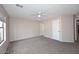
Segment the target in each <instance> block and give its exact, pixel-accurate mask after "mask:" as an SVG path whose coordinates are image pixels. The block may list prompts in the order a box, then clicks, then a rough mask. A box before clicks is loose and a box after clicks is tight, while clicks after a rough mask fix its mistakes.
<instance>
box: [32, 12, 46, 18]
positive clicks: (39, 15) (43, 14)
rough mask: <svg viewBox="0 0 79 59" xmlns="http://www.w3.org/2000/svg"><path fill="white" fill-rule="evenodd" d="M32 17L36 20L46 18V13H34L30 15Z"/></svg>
mask: <svg viewBox="0 0 79 59" xmlns="http://www.w3.org/2000/svg"><path fill="white" fill-rule="evenodd" d="M32 15H33V16H35V17H37V18H41V17H44V16H46V15H47V14H46V12H43V11H39V12H34V14H32Z"/></svg>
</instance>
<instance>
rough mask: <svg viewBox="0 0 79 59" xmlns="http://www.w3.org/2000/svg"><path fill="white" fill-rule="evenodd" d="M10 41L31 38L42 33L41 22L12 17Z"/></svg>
mask: <svg viewBox="0 0 79 59" xmlns="http://www.w3.org/2000/svg"><path fill="white" fill-rule="evenodd" d="M9 24H10V29H9V30H10V36H9V38H10V41H16V40H21V39H26V38H31V37H35V36H39V35H40V23H39V22H38V21H34V20H29V19H12V18H11V19H10V22H9Z"/></svg>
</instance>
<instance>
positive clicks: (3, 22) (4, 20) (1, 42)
mask: <svg viewBox="0 0 79 59" xmlns="http://www.w3.org/2000/svg"><path fill="white" fill-rule="evenodd" d="M0 21H2V27H0V28H2V29H3V39H2V40H1V41H0V46H1V45H2V44H3V43H4V42H5V41H6V39H4V37H5V36H4V31H5V30H6V28H5V29H4V24H6V19H5V18H3V19H1V18H0ZM5 27H6V25H5Z"/></svg>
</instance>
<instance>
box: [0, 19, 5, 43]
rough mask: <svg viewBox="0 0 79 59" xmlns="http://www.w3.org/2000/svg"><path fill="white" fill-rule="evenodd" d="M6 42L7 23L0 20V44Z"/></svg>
mask: <svg viewBox="0 0 79 59" xmlns="http://www.w3.org/2000/svg"><path fill="white" fill-rule="evenodd" d="M5 40H6V23H5V22H4V21H2V20H0V44H1V43H2V42H3V41H5Z"/></svg>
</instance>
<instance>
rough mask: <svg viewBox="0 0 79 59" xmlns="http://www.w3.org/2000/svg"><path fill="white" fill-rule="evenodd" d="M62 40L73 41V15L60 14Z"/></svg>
mask: <svg viewBox="0 0 79 59" xmlns="http://www.w3.org/2000/svg"><path fill="white" fill-rule="evenodd" d="M61 25H62V41H63V42H74V27H73V16H72V15H71V16H69V15H68V16H62V17H61Z"/></svg>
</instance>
